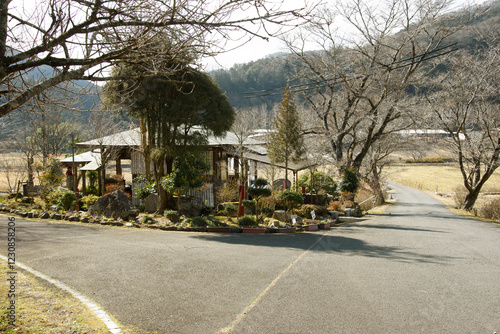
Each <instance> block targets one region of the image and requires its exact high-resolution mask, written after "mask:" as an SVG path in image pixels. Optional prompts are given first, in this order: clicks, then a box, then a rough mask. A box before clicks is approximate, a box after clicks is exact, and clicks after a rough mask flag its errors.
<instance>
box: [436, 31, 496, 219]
mask: <svg viewBox="0 0 500 334" xmlns="http://www.w3.org/2000/svg"><path fill="white" fill-rule="evenodd" d="M477 36H479V37H480V39H481V44H482V45H483V47H482V48H480V49H478V50H476V51H475V52H470V51H465V50H464V51H460V52H458V53H457V54H455V55H454V56H453V57H449V58H448V59H447V67H448V70H447V71H446V72H440V73H438V74H436V75H435V76H434V77H433V79H434V81H435V83H436V84H435V86H434V87H433V88H434V89H433V93H429V94H428V95H427V100H428V102H429V108H430V109H431V110H432V111H433V113H434V118H433V124H435V125H437V126H439V127H440V128H441V129H443V130H445V131H446V132H447V133H448V134H449V138H450V140H449V143H450V147H452V148H453V149H454V151H455V153H456V157H457V160H458V163H459V167H460V171H461V173H462V177H463V184H464V186H465V188H466V190H467V195H466V197H465V199H464V202H463V203H461V205H462V207H463V208H464V209H466V210H471V209H472V208H473V206H474V203H475V202H476V200H477V198H478V195H479V192H480V191H481V188H482V187H483V185H484V184H485V183H486V181H487V180H488V179H489V178H490V176H491V175H492V174H493V173H494V172H495V170H496V169H497V168H498V167H499V164H500V128H499V126H500V97H499V95H498V93H499V92H500V75H499V72H498V69H499V68H500V47H499V42H500V40H499V37H500V36H499V35H498V32H492V31H490V32H487V33H484V31H483V32H479V33H478V34H477ZM481 37H482V38H481Z"/></svg>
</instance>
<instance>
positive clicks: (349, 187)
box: [339, 169, 359, 194]
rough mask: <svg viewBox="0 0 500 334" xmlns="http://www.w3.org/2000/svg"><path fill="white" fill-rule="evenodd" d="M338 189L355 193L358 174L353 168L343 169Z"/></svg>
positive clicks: (357, 186) (357, 185)
mask: <svg viewBox="0 0 500 334" xmlns="http://www.w3.org/2000/svg"><path fill="white" fill-rule="evenodd" d="M339 188H340V191H341V192H343V193H345V192H347V193H352V194H355V193H356V191H357V190H358V188H359V176H358V173H357V172H356V171H355V170H352V169H345V170H344V171H343V174H342V180H341V181H340V185H339Z"/></svg>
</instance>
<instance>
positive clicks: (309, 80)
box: [286, 0, 458, 169]
mask: <svg viewBox="0 0 500 334" xmlns="http://www.w3.org/2000/svg"><path fill="white" fill-rule="evenodd" d="M384 4H387V5H382V4H380V3H375V2H367V1H366V2H365V1H364V0H356V1H350V2H346V3H338V4H337V5H336V6H335V7H334V9H330V7H326V6H325V8H321V11H320V12H319V13H318V16H317V17H318V19H317V20H316V21H315V22H313V23H312V24H311V25H309V26H308V27H307V29H303V30H301V31H300V32H299V33H298V34H296V35H294V36H290V38H288V39H287V40H286V42H287V45H288V48H289V50H290V51H291V52H292V54H293V57H292V59H291V60H290V61H291V62H293V63H296V64H298V66H297V67H296V68H297V71H296V77H297V78H298V79H300V80H301V82H302V84H301V85H297V86H295V87H293V89H294V91H295V92H302V95H303V97H304V99H305V101H306V102H307V106H308V107H309V108H310V112H311V113H312V114H313V115H314V116H315V122H311V123H309V124H310V127H309V129H308V130H306V133H312V134H317V135H321V136H325V137H326V138H327V139H328V144H329V147H330V151H331V154H332V156H333V157H334V159H335V160H336V163H337V165H338V166H342V165H343V166H351V167H354V168H357V169H359V168H360V167H361V166H362V163H363V160H364V159H365V158H366V156H367V154H369V152H370V148H371V146H372V145H373V144H374V143H376V142H377V141H378V140H381V139H382V138H384V136H385V135H386V134H388V133H391V132H395V131H397V130H399V129H404V128H406V127H407V126H408V122H411V121H412V118H413V115H412V112H413V111H414V109H412V108H409V104H408V99H407V96H408V93H409V92H411V91H412V90H414V89H415V87H416V86H418V85H419V83H421V82H422V80H423V78H424V74H425V73H426V72H427V71H425V68H426V66H425V64H426V61H427V60H429V59H431V58H433V57H438V56H440V55H442V54H444V53H446V52H449V51H450V48H449V47H448V46H449V45H447V44H446V39H447V38H448V37H449V36H451V35H452V34H453V33H454V32H455V31H456V30H457V29H458V28H457V27H456V26H453V25H451V24H449V20H451V18H447V17H446V16H441V14H444V13H445V12H446V6H447V4H448V2H447V1H440V2H434V1H431V0H394V1H391V2H389V3H384ZM339 22H342V31H343V32H344V35H341V34H339V33H338V31H336V30H335V28H334V27H335V25H337V26H338V25H339ZM346 31H347V32H349V31H350V32H351V33H350V34H349V35H346V34H345V32H346ZM311 41H313V42H315V43H316V44H317V45H318V46H319V47H320V48H321V51H317V52H307V51H306V47H307V45H308V44H309V43H311ZM403 119H405V120H407V121H408V122H402V120H403ZM396 121H397V122H396ZM393 124H401V125H402V126H401V127H397V126H393Z"/></svg>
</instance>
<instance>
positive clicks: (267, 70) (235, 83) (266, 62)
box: [210, 0, 500, 110]
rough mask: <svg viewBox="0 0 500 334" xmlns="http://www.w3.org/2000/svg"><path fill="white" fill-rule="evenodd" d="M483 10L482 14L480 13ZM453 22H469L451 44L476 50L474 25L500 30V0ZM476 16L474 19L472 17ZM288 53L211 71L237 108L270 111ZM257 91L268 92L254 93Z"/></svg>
mask: <svg viewBox="0 0 500 334" xmlns="http://www.w3.org/2000/svg"><path fill="white" fill-rule="evenodd" d="M477 13H480V14H477ZM451 15H455V18H454V20H451V22H452V23H453V24H456V25H462V24H464V22H468V21H469V22H468V23H467V24H466V26H465V27H464V28H465V29H463V30H461V31H459V32H458V33H456V34H455V35H454V36H452V37H451V38H449V39H448V43H449V44H454V49H471V50H472V49H475V48H477V47H478V44H480V43H481V38H480V36H477V35H476V34H475V32H474V29H470V28H474V27H475V26H480V25H481V26H489V27H495V26H496V27H498V30H500V0H494V1H490V2H486V3H485V4H483V5H482V6H479V7H476V8H473V10H472V12H469V13H460V14H457V13H454V14H451ZM471 17H473V19H471ZM287 57H288V56H287V54H285V53H281V54H276V55H271V56H269V57H267V58H264V59H260V60H257V61H252V62H249V63H245V64H236V65H234V66H233V67H231V68H230V69H229V70H222V69H221V70H216V71H213V72H211V73H210V74H211V75H212V76H213V77H214V79H215V81H216V82H217V83H218V84H219V86H220V87H221V89H222V91H223V92H226V94H227V96H228V97H229V100H230V101H231V104H232V105H233V106H234V107H235V108H247V107H257V106H261V105H265V106H266V108H267V110H271V109H272V107H273V106H274V105H275V104H277V103H279V101H280V99H281V94H277V93H278V92H281V90H282V89H283V88H284V87H285V86H286V84H287V83H289V84H293V82H291V81H290V80H291V74H292V73H293V69H292V68H291V65H290V62H289V61H287ZM255 91H268V92H269V94H266V93H263V94H258V97H255V94H251V93H252V92H255Z"/></svg>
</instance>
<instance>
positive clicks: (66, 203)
mask: <svg viewBox="0 0 500 334" xmlns="http://www.w3.org/2000/svg"><path fill="white" fill-rule="evenodd" d="M47 200H48V202H49V203H50V204H53V205H57V206H59V207H60V208H62V209H64V210H69V209H70V208H71V206H72V205H73V204H75V203H76V200H77V197H76V194H75V193H74V192H73V191H71V190H69V189H67V188H63V187H58V188H56V189H54V190H52V191H51V192H50V193H49V195H48V196H47Z"/></svg>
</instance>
